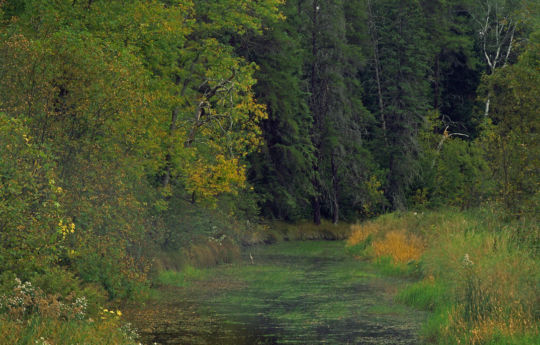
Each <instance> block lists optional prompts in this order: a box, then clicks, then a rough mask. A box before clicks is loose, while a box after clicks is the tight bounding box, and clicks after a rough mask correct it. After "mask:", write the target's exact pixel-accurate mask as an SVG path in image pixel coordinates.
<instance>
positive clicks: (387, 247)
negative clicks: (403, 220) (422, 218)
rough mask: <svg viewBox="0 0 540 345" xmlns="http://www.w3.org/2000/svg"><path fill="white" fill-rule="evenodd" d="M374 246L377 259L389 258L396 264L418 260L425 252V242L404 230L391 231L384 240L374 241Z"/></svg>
mask: <svg viewBox="0 0 540 345" xmlns="http://www.w3.org/2000/svg"><path fill="white" fill-rule="evenodd" d="M372 246H373V250H374V253H375V257H383V256H389V257H391V258H392V259H393V260H394V262H395V263H407V262H409V261H411V260H418V259H420V257H421V256H422V253H423V252H424V243H423V241H422V240H421V239H420V238H419V237H418V236H416V235H413V234H410V233H407V232H405V231H404V230H395V231H390V232H388V233H386V235H385V236H384V238H383V239H381V240H378V241H374V242H373V244H372Z"/></svg>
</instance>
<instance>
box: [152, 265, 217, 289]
mask: <svg viewBox="0 0 540 345" xmlns="http://www.w3.org/2000/svg"><path fill="white" fill-rule="evenodd" d="M206 275H207V271H206V270H204V269H198V268H195V267H193V266H190V265H186V266H184V267H183V268H182V270H181V271H173V270H165V271H160V272H158V276H157V279H156V280H157V283H158V284H160V285H170V286H177V287H185V286H188V285H189V284H190V282H192V281H193V280H197V279H201V278H203V277H204V276H206Z"/></svg>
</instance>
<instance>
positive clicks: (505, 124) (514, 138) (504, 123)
mask: <svg viewBox="0 0 540 345" xmlns="http://www.w3.org/2000/svg"><path fill="white" fill-rule="evenodd" d="M539 57H540V34H539V32H538V31H536V32H535V33H534V34H532V35H531V38H530V42H529V44H528V45H527V49H526V51H525V52H524V53H523V54H522V55H521V56H520V58H519V61H518V62H517V63H516V64H514V65H512V66H507V67H505V68H501V69H500V70H499V71H496V72H495V73H494V74H493V75H491V76H490V77H488V78H486V81H485V82H486V86H485V87H486V88H487V89H488V92H489V93H490V94H491V95H492V108H491V109H492V110H491V113H490V118H491V121H488V125H487V128H486V132H485V137H484V143H485V145H486V151H487V159H488V161H489V162H490V165H491V168H492V170H493V172H494V176H495V178H496V181H497V184H498V193H497V196H498V200H499V201H500V202H501V203H503V204H504V205H505V206H506V207H507V208H508V209H509V210H510V211H511V212H514V213H516V214H523V213H532V214H534V213H536V214H537V213H538V201H539V199H538V197H539V196H538V188H537V186H538V182H539V181H538V176H539V173H540V171H538V169H539V166H540V162H539V157H540V146H539V140H538V131H539V128H538V127H539V125H540V122H539V118H538V108H539V104H538V102H539V101H538V100H539V99H540V97H539V94H538V85H539V83H540V73H539V64H538V63H539V61H540V59H539Z"/></svg>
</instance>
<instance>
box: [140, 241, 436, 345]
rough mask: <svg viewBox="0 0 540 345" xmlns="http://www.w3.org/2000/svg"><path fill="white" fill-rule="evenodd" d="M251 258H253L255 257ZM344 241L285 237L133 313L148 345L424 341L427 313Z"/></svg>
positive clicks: (400, 283)
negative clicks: (400, 296) (349, 251)
mask: <svg viewBox="0 0 540 345" xmlns="http://www.w3.org/2000/svg"><path fill="white" fill-rule="evenodd" d="M251 258H253V260H252V259H251ZM406 283H408V281H407V280H406V279H402V278H395V277H385V276H382V275H380V274H378V272H377V270H376V269H375V268H374V267H373V266H372V265H371V264H370V263H368V262H363V261H359V260H355V259H353V258H351V257H349V256H347V255H346V254H345V252H344V243H343V242H340V241H309V242H283V243H279V244H274V245H268V246H260V247H255V248H252V249H251V250H250V249H248V250H246V252H245V254H244V260H243V261H242V262H239V263H235V264H230V265H221V266H218V267H215V268H211V269H205V270H202V271H201V274H199V275H198V276H196V277H193V278H192V279H191V281H190V283H189V284H188V285H187V286H184V287H172V286H167V287H163V288H162V289H161V290H160V296H159V298H156V299H154V300H152V301H150V302H148V303H147V304H146V305H145V306H138V307H137V308H135V310H131V311H130V312H129V314H130V318H131V319H132V321H133V323H134V324H135V325H136V326H137V327H138V329H139V332H140V335H141V338H142V341H143V343H144V344H155V343H157V344H161V345H166V344H183V345H195V344H197V345H199V344H200V345H256V344H336V345H337V344H339V345H343V344H396V345H397V344H403V345H405V344H410V345H417V344H420V340H419V338H418V333H419V329H420V325H421V324H422V323H423V322H424V321H425V319H426V317H427V315H426V314H425V313H424V312H420V311H417V310H413V309H410V308H408V307H406V306H403V305H401V304H399V303H397V302H395V301H394V297H395V294H396V292H397V291H398V290H399V289H400V288H402V287H403V286H404V284H406Z"/></svg>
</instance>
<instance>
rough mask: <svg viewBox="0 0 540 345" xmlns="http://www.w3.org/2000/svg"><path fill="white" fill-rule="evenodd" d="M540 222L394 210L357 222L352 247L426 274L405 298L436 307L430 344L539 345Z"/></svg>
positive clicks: (387, 264) (428, 329) (389, 267)
mask: <svg viewBox="0 0 540 345" xmlns="http://www.w3.org/2000/svg"><path fill="white" fill-rule="evenodd" d="M538 238H539V228H538V224H537V223H536V222H534V221H531V220H523V219H521V220H508V219H503V218H502V217H501V216H499V215H498V214H497V213H496V212H495V211H493V210H490V209H482V210H472V211H466V212H459V211H452V210H444V211H437V212H423V213H417V212H409V213H394V214H388V215H385V216H382V217H380V218H378V219H376V220H374V221H371V222H366V223H363V224H361V225H354V226H353V233H352V234H351V237H350V238H349V240H348V243H347V251H348V252H349V253H350V254H351V255H354V256H355V257H358V258H361V259H367V260H372V261H373V262H375V263H376V264H377V265H379V266H380V268H381V269H382V270H383V271H387V272H388V273H392V274H403V275H416V276H418V277H419V278H420V279H419V281H418V282H416V283H414V284H412V285H410V286H409V287H408V288H406V289H405V290H404V291H402V292H401V294H400V295H399V297H398V298H399V300H401V301H402V302H404V303H406V304H409V305H412V306H415V307H417V308H421V309H425V310H430V311H433V317H432V318H431V319H430V320H429V321H428V322H427V324H426V325H425V327H424V330H423V336H424V338H425V340H426V341H427V342H428V343H434V344H441V345H443V344H444V345H451V344H471V345H477V344H491V345H496V344H501V345H502V344H522V345H526V344H538V343H540V337H539V322H538V316H539V315H538V310H539V299H538V294H537V291H538V286H539V283H540V280H539V275H540V263H539V261H538Z"/></svg>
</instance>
